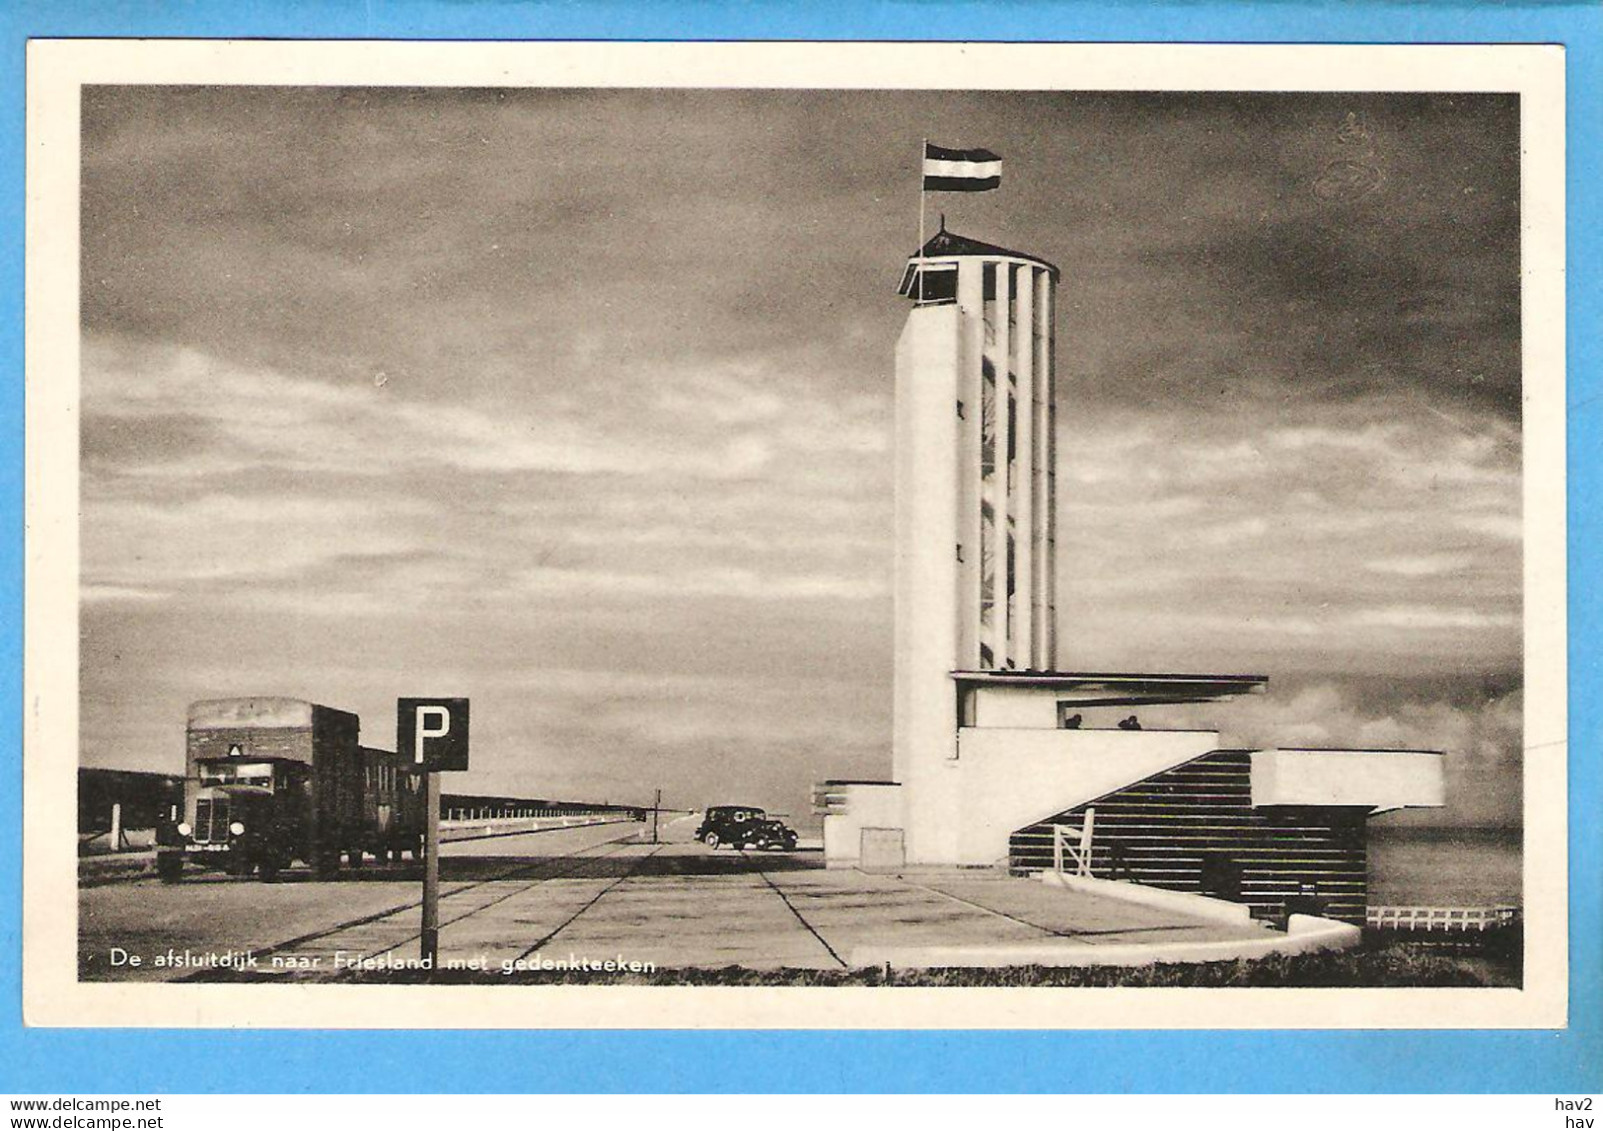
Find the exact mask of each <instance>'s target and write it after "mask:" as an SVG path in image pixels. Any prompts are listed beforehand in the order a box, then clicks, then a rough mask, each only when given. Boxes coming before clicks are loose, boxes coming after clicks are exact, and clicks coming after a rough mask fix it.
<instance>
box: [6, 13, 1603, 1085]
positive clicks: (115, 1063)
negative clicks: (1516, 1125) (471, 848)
mask: <svg viewBox="0 0 1603 1131" xmlns="http://www.w3.org/2000/svg"><path fill="white" fill-rule="evenodd" d="M3 6H4V8H5V11H4V12H3V13H0V28H3V32H0V35H3V38H0V50H3V52H4V56H3V64H0V66H3V85H0V144H3V145H4V151H5V158H6V162H5V175H4V177H3V178H0V220H3V223H4V226H5V231H6V233H7V234H8V236H9V237H10V238H9V239H7V240H6V241H5V244H4V246H3V249H0V294H3V304H4V305H3V310H4V315H5V317H4V318H3V319H0V360H3V364H4V373H5V379H4V382H3V384H0V433H3V439H0V444H3V446H4V447H3V450H4V452H5V459H4V460H3V461H0V515H3V517H4V520H5V523H6V530H7V531H8V533H9V535H10V537H8V538H4V539H0V576H3V578H4V583H5V585H6V587H7V591H8V594H10V595H11V599H8V600H6V601H5V602H3V603H0V679H3V680H4V688H3V691H4V693H3V694H0V734H3V735H4V738H5V742H4V745H5V750H6V754H7V761H6V767H7V773H6V777H5V779H4V780H5V784H6V786H7V788H6V790H5V801H4V817H5V821H4V827H5V828H6V829H7V830H8V831H7V833H6V834H5V837H4V839H3V840H0V844H3V846H4V848H5V850H6V854H5V863H4V865H3V867H0V885H3V888H0V906H3V907H6V908H9V909H12V910H13V912H14V913H13V914H11V915H7V916H5V918H4V922H3V924H0V932H3V935H4V949H3V950H0V958H3V959H4V960H5V961H4V962H3V965H0V984H3V986H4V991H5V998H4V1000H5V1003H6V1004H5V1007H4V1009H3V1014H4V1016H3V1017H0V1041H3V1043H4V1047H3V1048H0V1091H5V1092H23V1093H32V1094H44V1093H49V1092H112V1091H121V1092H145V1093H149V1092H193V1091H242V1090H252V1091H309V1092H349V1091H365V1092H380V1091H426V1092H435V1091H473V1092H480V1091H493V1092H507V1091H521V1090H531V1091H541V1090H546V1091H591V1090H594V1091H720V1090H728V1091H742V1092H753V1091H791V1090H794V1091H814V1090H818V1091H899V1090H907V1091H943V1092H945V1091H1063V1090H1072V1091H1087V1092H1098V1091H1131V1092H1141V1091H1171V1092H1221V1091H1225V1092H1229V1091H1252V1092H1304V1091H1332V1092H1476V1091H1487V1092H1550V1093H1562V1092H1568V1093H1571V1094H1575V1093H1582V1092H1592V1093H1597V1092H1600V1091H1603V979H1600V945H1599V944H1600V941H1603V921H1600V920H1603V916H1600V906H1603V885H1600V874H1603V867H1600V864H1603V857H1600V853H1599V846H1600V826H1603V821H1600V820H1599V813H1598V808H1599V806H1598V802H1599V798H1600V796H1603V792H1600V789H1599V765H1598V758H1597V751H1598V738H1599V720H1600V714H1599V709H1598V705H1597V703H1596V702H1595V701H1593V700H1591V699H1590V698H1589V697H1588V696H1587V695H1586V694H1585V689H1587V688H1589V687H1592V686H1595V685H1596V683H1597V675H1598V667H1599V655H1598V649H1597V647H1596V644H1595V639H1596V636H1597V634H1598V631H1599V627H1600V625H1599V611H1600V610H1599V602H1598V599H1597V596H1596V594H1595V592H1594V591H1593V590H1592V589H1591V584H1590V583H1591V582H1592V581H1593V579H1594V578H1596V576H1597V564H1596V560H1597V549H1598V518H1597V508H1596V507H1594V506H1591V505H1590V504H1591V501H1592V499H1593V498H1594V496H1595V492H1596V490H1597V487H1598V481H1599V476H1600V472H1603V468H1600V462H1603V461H1600V455H1603V451H1600V449H1603V430H1600V428H1599V416H1600V414H1603V382H1600V380H1599V373H1598V359H1599V347H1598V341H1599V337H1600V331H1603V325H1600V322H1603V319H1600V318H1599V310H1600V306H1603V272H1600V270H1599V266H1598V265H1599V262H1600V260H1603V246H1600V244H1603V241H1600V239H1599V235H1598V230H1597V227H1596V225H1595V223H1594V221H1595V219H1596V218H1597V217H1599V216H1600V215H1603V208H1600V207H1599V205H1600V196H1603V188H1600V186H1603V161H1600V150H1603V146H1600V145H1599V139H1600V133H1603V129H1600V126H1603V97H1600V96H1603V83H1600V81H1599V79H1600V73H1603V71H1600V67H1603V36H1600V34H1599V33H1600V30H1603V6H1598V5H1595V4H1590V5H1579V4H1577V5H1559V4H1530V5H1528V6H1525V7H1518V8H1510V9H1499V8H1494V7H1493V6H1491V5H1489V4H1488V5H1484V6H1478V5H1453V4H1445V3H1443V4H1435V3H1419V4H1415V5H1413V6H1409V7H1404V6H1401V5H1383V4H1371V3H1364V2H1350V3H1301V2H1293V0H1287V2H1284V3H1278V4H1251V3H1240V4H1220V3H1186V4H1156V3H1124V4H1108V3H1101V4H1081V3H1055V4H1052V3H1028V4H1026V3H1019V4H1008V3H1004V2H992V3H987V4H977V3H968V4H956V3H933V2H932V3H920V4H914V3H903V4H885V3H861V4H852V3H846V2H843V0H837V2H836V3H834V4H828V5H826V4H817V5H814V6H810V7H803V6H796V7H795V8H793V9H791V10H784V9H781V8H779V7H777V6H773V5H765V4H752V5H735V4H712V3H700V4H686V3H672V4H670V3H649V2H646V0H635V2H633V3H622V2H619V3H594V2H593V3H588V4H586V5H584V6H582V7H581V6H579V5H574V4H568V3H528V4H495V3H476V2H466V0H464V2H458V3H429V2H423V0H417V2H412V0H354V2H337V0H327V2H314V0H299V2H292V0H236V2H234V3H226V2H221V0H212V2H202V0H190V2H187V3H185V2H181V0H170V2H168V3H159V2H148V3H135V2H125V3H117V2H115V0H100V2H93V0H58V2H54V3H45V2H41V3H16V2H10V3H6V4H4V5H3ZM53 36H68V37H87V36H189V37H219V38H221V37H234V38H241V37H266V38H275V37H312V38H349V39H391V38H398V39H530V38H539V39H576V38H583V39H597V38H618V39H743V38H758V39H978V40H1030V39H1048V40H1083V41H1098V40H1102V41H1119V42H1137V41H1144V40H1155V41H1179V42H1184V41H1195V42H1371V43H1373V42H1397V43H1409V42H1424V43H1450V42H1465V43H1476V42H1538V43H1562V44H1564V45H1566V47H1567V48H1568V53H1567V84H1568V96H1567V97H1568V108H1567V114H1568V122H1569V147H1568V172H1567V177H1568V233H1567V236H1568V264H1569V283H1568V292H1569V322H1568V337H1569V342H1568V348H1569V386H1568V391H1567V402H1568V407H1569V474H1570V479H1569V535H1570V551H1569V553H1570V557H1569V565H1570V753H1571V756H1570V781H1569V785H1570V852H1571V856H1570V874H1571V882H1570V947H1571V950H1570V954H1571V959H1570V970H1571V974H1570V1017H1571V1025H1570V1028H1568V1029H1567V1030H1563V1031H1532V1032H1458V1033H1455V1032H1400V1033H1387V1032H1345V1033H1262V1032H1260V1033H1140V1032H1129V1033H1118V1032H1115V1033H1100V1032H1092V1033H994V1034H983V1033H982V1034H973V1033H922V1034H920V1033H784V1032H779V1033H756V1034H752V1033H717V1032H707V1033H472V1032H450V1033H426V1032H404V1033H329V1032H267V1033H217V1032H196V1033H188V1032H177V1031H156V1032H152V1031H115V1030H25V1029H23V1028H22V1026H21V1013H22V1010H21V976H20V969H19V963H18V961H17V959H18V956H19V955H20V922H19V921H20V908H21V882H20V861H21V853H22V843H21V827H22V811H21V780H22V757H21V750H22V725H21V706H22V612H21V607H22V601H21V596H22V561H23V552H22V531H23V442H22V440H23V438H22V431H23V425H22V422H23V381H22V361H23V343H22V311H23V251H22V233H23V198H24V189H23V153H24V143H23V76H24V52H25V47H26V42H27V40H28V39H29V38H30V37H53ZM65 895H66V893H63V896H65ZM686 1022H687V1023H694V1018H693V1017H687V1018H686Z"/></svg>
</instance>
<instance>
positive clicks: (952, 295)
mask: <svg viewBox="0 0 1603 1131" xmlns="http://www.w3.org/2000/svg"><path fill="white" fill-rule="evenodd" d="M911 295H912V298H913V301H914V302H916V303H918V305H920V306H935V305H938V304H941V303H949V302H956V301H957V271H956V269H954V268H951V267H945V268H940V267H930V268H926V269H924V270H922V271H916V272H914V274H913V278H912V287H911Z"/></svg>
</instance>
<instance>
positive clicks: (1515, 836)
mask: <svg viewBox="0 0 1603 1131" xmlns="http://www.w3.org/2000/svg"><path fill="white" fill-rule="evenodd" d="M1520 840H1521V837H1520V830H1519V829H1517V828H1512V829H1510V828H1378V827H1376V826H1373V825H1371V826H1370V829H1369V903H1370V906H1379V905H1385V904H1390V905H1404V906H1428V907H1459V906H1463V907H1483V906H1491V905H1493V904H1512V905H1515V906H1519V905H1520V904H1521V902H1522V901H1521V884H1520V865H1521V854H1520Z"/></svg>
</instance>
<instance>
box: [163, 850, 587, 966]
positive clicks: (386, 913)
mask: <svg viewBox="0 0 1603 1131" xmlns="http://www.w3.org/2000/svg"><path fill="white" fill-rule="evenodd" d="M611 843H614V842H611V841H603V842H602V844H611ZM598 847H601V845H590V846H587V847H586V848H581V849H578V850H577V851H576V852H574V853H569V855H577V854H578V852H588V851H589V850H590V848H598ZM533 866H534V865H528V864H525V865H522V866H520V867H516V868H510V869H508V870H507V871H506V872H503V873H502V874H500V875H498V876H492V877H491V878H489V879H487V880H474V881H470V882H466V883H463V884H460V885H458V886H457V887H454V888H452V889H451V890H450V891H447V892H442V893H441V895H440V898H441V899H442V900H445V899H450V898H451V897H453V896H457V895H461V894H462V893H464V892H468V891H472V890H474V889H476V888H481V887H484V886H485V885H487V884H493V883H501V882H504V881H505V880H507V879H508V878H509V877H512V876H515V875H516V874H517V873H519V872H522V871H527V870H528V869H529V868H530V867H533ZM547 878H555V877H547ZM540 882H541V881H540V880H536V881H535V883H540ZM529 886H530V887H533V886H534V884H530V885H529ZM520 890H527V889H526V888H525V889H520ZM421 906H423V901H422V900H421V899H415V900H412V901H410V902H408V903H403V904H401V905H399V906H397V907H390V908H387V909H385V910H383V911H375V912H373V913H372V914H370V915H362V916H359V917H357V918H355V919H350V920H347V921H346V922H344V923H336V924H335V925H334V926H332V927H323V928H321V929H320V930H316V931H309V932H307V933H306V934H302V935H296V936H295V937H294V938H292V939H286V940H285V941H284V942H279V943H273V944H271V945H269V946H265V947H263V948H261V949H260V950H255V951H253V952H252V953H254V954H255V955H256V956H257V957H258V958H270V957H271V956H273V955H275V954H283V953H284V952H285V951H289V950H294V949H297V948H299V947H302V946H305V945H306V944H307V943H311V942H317V941H318V940H320V939H326V938H328V937H329V936H330V935H337V934H339V933H340V932H341V931H352V930H355V929H357V928H358V927H366V926H370V925H372V924H373V923H377V922H379V921H380V920H382V919H389V918H392V917H393V916H396V915H400V914H402V913H404V912H407V911H415V910H417V909H418V908H419V907H421ZM489 906H493V904H485V907H489ZM482 910H484V908H483V907H481V908H478V909H477V911H470V912H468V914H469V915H474V914H477V913H478V911H482ZM451 922H453V923H454V922H457V920H455V919H453V920H451ZM421 934H422V932H421V931H420V932H419V933H418V934H415V935H412V936H411V937H410V938H406V939H402V940H401V941H400V942H398V943H396V944H395V946H390V947H386V948H385V949H384V950H380V951H375V952H374V953H373V954H371V955H364V956H363V957H365V958H373V957H377V955H380V954H387V953H388V952H389V951H391V950H394V949H395V947H397V946H405V945H406V944H407V943H408V942H411V941H412V939H415V938H419V937H421ZM206 973H207V972H206V971H203V970H201V971H196V972H195V973H193V974H186V975H184V976H182V977H179V978H174V979H172V982H198V981H204V980H206V978H205V975H206Z"/></svg>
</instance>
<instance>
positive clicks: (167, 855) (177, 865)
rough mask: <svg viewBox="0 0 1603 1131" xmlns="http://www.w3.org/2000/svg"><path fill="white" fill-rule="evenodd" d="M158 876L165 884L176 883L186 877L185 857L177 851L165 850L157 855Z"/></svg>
mask: <svg viewBox="0 0 1603 1131" xmlns="http://www.w3.org/2000/svg"><path fill="white" fill-rule="evenodd" d="M156 876H157V878H158V879H160V880H161V882H162V883H164V884H176V883H178V881H180V880H182V879H183V878H184V858H183V857H182V856H179V855H178V854H177V853H176V852H163V853H162V854H161V855H160V856H158V857H156Z"/></svg>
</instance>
